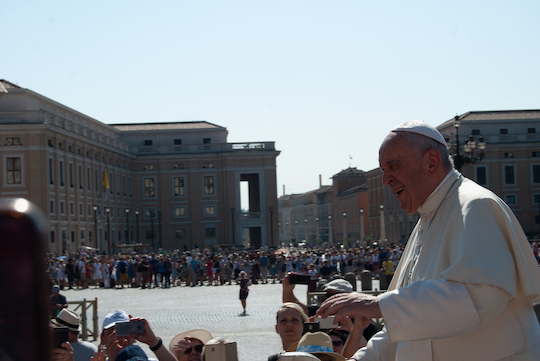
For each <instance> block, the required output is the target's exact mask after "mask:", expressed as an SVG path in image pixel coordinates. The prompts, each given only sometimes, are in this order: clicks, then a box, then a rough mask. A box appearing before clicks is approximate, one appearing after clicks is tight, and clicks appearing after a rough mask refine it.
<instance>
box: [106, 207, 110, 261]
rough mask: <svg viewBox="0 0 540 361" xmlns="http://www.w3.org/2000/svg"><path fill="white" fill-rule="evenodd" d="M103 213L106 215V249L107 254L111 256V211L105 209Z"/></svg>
mask: <svg viewBox="0 0 540 361" xmlns="http://www.w3.org/2000/svg"><path fill="white" fill-rule="evenodd" d="M105 212H106V213H107V247H108V252H109V254H111V209H110V208H109V207H107V208H105Z"/></svg>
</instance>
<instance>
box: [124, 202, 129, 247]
mask: <svg viewBox="0 0 540 361" xmlns="http://www.w3.org/2000/svg"><path fill="white" fill-rule="evenodd" d="M124 212H126V218H127V229H126V243H127V244H130V243H131V242H130V241H131V240H130V237H129V208H125V209H124Z"/></svg>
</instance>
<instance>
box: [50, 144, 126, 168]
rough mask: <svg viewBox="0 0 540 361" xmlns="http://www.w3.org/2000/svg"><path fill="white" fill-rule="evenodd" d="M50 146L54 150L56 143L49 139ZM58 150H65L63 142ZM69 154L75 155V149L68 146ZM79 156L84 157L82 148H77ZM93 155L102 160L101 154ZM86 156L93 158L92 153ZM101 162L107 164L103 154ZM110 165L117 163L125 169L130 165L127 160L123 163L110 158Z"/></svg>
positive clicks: (89, 152) (87, 153)
mask: <svg viewBox="0 0 540 361" xmlns="http://www.w3.org/2000/svg"><path fill="white" fill-rule="evenodd" d="M48 144H49V147H51V148H54V143H53V141H52V139H49V143H48ZM58 149H61V150H64V145H63V143H62V142H58ZM68 152H70V153H74V152H73V147H72V146H71V145H68ZM77 154H78V155H83V150H82V149H81V148H77ZM93 154H94V159H99V158H100V154H99V153H97V152H96V153H93ZM86 156H87V157H88V158H92V151H89V150H87V151H86ZM114 160H116V162H114ZM101 161H102V162H106V157H105V155H104V154H101ZM109 163H110V164H115V163H116V165H117V166H122V167H123V168H127V164H128V163H127V162H126V161H125V160H123V161H122V160H120V159H116V158H115V159H113V158H111V157H109Z"/></svg>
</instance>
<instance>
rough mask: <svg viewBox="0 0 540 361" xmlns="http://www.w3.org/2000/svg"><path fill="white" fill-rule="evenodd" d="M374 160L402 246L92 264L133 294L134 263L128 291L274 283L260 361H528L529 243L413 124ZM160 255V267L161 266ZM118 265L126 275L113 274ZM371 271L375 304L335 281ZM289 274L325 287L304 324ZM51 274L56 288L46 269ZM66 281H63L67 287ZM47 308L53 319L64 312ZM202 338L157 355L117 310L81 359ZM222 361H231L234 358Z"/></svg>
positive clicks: (533, 347)
mask: <svg viewBox="0 0 540 361" xmlns="http://www.w3.org/2000/svg"><path fill="white" fill-rule="evenodd" d="M379 163H380V166H381V169H382V172H383V176H382V178H383V184H385V185H386V186H388V187H389V189H390V190H391V192H392V193H393V194H394V195H395V197H396V199H397V201H398V202H399V204H400V207H401V209H402V210H403V211H404V212H406V213H407V214H409V215H413V214H415V213H418V214H419V215H420V219H419V221H418V223H417V225H416V227H415V228H414V230H413V231H412V233H411V235H410V237H409V240H408V242H407V246H406V248H405V249H401V248H399V247H397V248H396V249H387V248H383V249H381V248H380V247H377V249H373V248H358V249H351V250H343V249H330V250H328V251H323V252H313V251H307V252H303V253H302V252H300V253H298V254H294V253H293V254H286V255H283V254H281V255H277V254H275V253H270V254H268V253H267V252H262V251H261V252H240V253H236V252H233V253H227V252H224V253H223V254H212V253H211V252H209V250H208V252H207V251H204V250H203V252H200V253H196V254H192V253H186V254H182V255H179V254H176V255H174V254H173V255H172V257H171V255H168V256H165V255H163V256H162V255H159V256H157V255H149V256H148V257H147V256H145V255H142V260H141V255H132V256H130V257H128V259H127V260H126V258H125V257H123V256H121V257H119V258H118V259H117V257H116V256H113V257H111V258H109V259H107V258H105V259H101V260H100V258H98V262H99V263H101V264H102V265H103V264H105V265H108V266H107V267H104V268H103V269H105V268H108V269H109V274H111V275H112V274H113V273H114V272H116V273H118V272H121V273H126V272H127V270H129V264H134V266H133V267H132V274H131V276H132V277H131V280H130V277H129V276H130V275H129V274H128V275H127V279H126V277H125V276H124V277H123V276H122V275H120V276H116V277H114V283H116V282H117V281H120V283H119V287H122V286H123V285H126V284H127V285H129V284H130V283H131V284H133V282H134V283H135V286H137V279H138V278H137V272H138V269H139V268H136V267H135V265H137V263H138V262H139V263H140V264H144V263H145V262H147V263H148V264H149V265H150V263H151V262H152V263H153V264H154V266H148V267H149V268H148V270H147V274H146V277H145V275H142V274H141V277H140V278H139V279H140V282H139V285H140V287H145V286H146V285H147V284H148V285H152V283H153V285H154V287H155V288H157V287H163V288H166V287H168V286H170V284H171V282H172V283H173V284H175V283H177V282H180V283H181V282H182V280H183V282H184V283H185V284H186V285H190V286H192V287H195V286H196V285H203V284H204V283H205V282H206V284H207V285H208V286H212V285H221V284H225V283H227V282H231V280H234V279H236V277H237V276H238V275H239V274H240V273H241V272H242V276H241V279H242V280H244V281H243V283H240V284H241V285H242V286H243V287H242V288H241V291H240V299H242V295H244V296H245V297H246V298H247V294H246V293H248V292H246V290H245V289H247V288H248V285H249V283H250V282H251V283H256V282H267V281H269V280H270V281H272V282H278V281H279V282H281V283H282V288H283V305H282V306H281V307H280V308H279V310H278V312H277V315H276V325H275V329H276V332H277V333H278V334H279V336H280V337H281V341H282V350H281V351H280V352H278V353H276V354H275V355H270V356H269V357H268V360H269V361H275V360H281V361H284V360H295V361H299V360H306V361H307V360H322V361H327V360H332V361H336V360H340V361H342V360H347V359H348V360H355V361H359V360H364V361H365V360H368V361H375V360H380V361H382V360H396V361H402V360H461V361H478V360H499V361H529V360H539V359H540V323H539V320H538V317H537V316H536V314H535V310H534V307H533V304H538V303H539V302H540V268H539V267H538V247H537V246H536V245H535V244H533V245H532V247H531V243H529V241H528V239H527V238H526V236H525V233H524V232H523V230H522V228H521V226H520V225H519V222H518V221H517V219H516V217H515V216H514V214H513V212H512V210H511V209H510V208H509V207H508V206H507V205H506V204H505V203H504V202H503V201H502V200H501V199H500V198H499V197H497V196H496V195H495V194H493V193H492V192H490V191H489V190H487V189H485V188H483V187H481V186H479V185H478V184H476V183H474V182H473V181H471V180H468V179H466V178H464V177H463V176H462V175H461V174H460V173H459V172H458V171H456V170H455V169H454V168H453V164H452V158H451V157H450V155H449V153H448V145H447V144H446V141H445V139H444V137H443V135H442V134H441V133H440V132H439V131H438V130H437V129H435V128H434V127H432V126H429V125H427V124H426V123H424V122H420V121H410V122H405V123H403V124H400V125H399V126H397V127H396V128H394V129H392V130H391V131H390V133H389V134H388V136H387V137H386V138H385V140H384V141H383V143H382V145H381V147H380V149H379ZM394 254H395V255H396V258H395V259H392V257H393V256H394ZM80 258H81V259H80V260H78V263H77V267H78V268H79V269H80V270H81V271H84V272H86V275H85V277H84V279H83V277H81V276H80V277H79V279H78V281H77V282H76V285H77V287H88V281H89V280H91V272H90V269H91V268H92V267H90V266H87V264H88V263H89V262H90V261H91V262H93V261H94V260H95V259H96V258H95V257H94V258H92V256H90V255H82V256H81V257H80ZM88 258H90V260H89V259H88ZM162 258H163V260H162ZM166 259H168V262H169V263H170V264H171V266H170V267H166V266H165V263H166V262H167V261H166ZM161 260H162V267H161V268H160V261H161ZM122 262H124V263H125V264H126V265H127V267H122V266H119V264H121V263H122ZM222 262H223V263H222ZM70 263H71V264H75V261H73V260H72V261H69V260H68V265H69V264H70ZM173 264H174V265H175V266H173ZM184 265H185V267H184ZM396 265H397V268H396V269H394V267H395V266H396ZM51 266H52V267H54V266H55V265H51ZM151 267H152V268H151ZM381 268H382V271H381V273H380V275H385V276H386V275H387V270H388V271H390V272H392V273H393V279H392V282H391V284H390V287H389V290H388V292H385V293H383V294H380V295H377V296H374V295H369V294H366V293H361V292H353V289H352V285H350V284H348V281H347V280H346V277H345V278H341V275H343V274H346V273H351V272H352V273H356V274H358V273H359V272H365V271H366V270H367V271H368V272H370V271H371V272H372V275H373V276H376V275H379V272H378V271H379V269H381ZM174 269H176V277H173V275H172V272H173V271H174ZM87 270H88V271H87ZM95 270H96V268H95V267H94V272H95ZM122 270H125V271H126V272H123V271H122ZM169 271H170V272H171V274H170V278H172V280H170V281H169V274H168V272H169ZM266 272H268V274H267V276H265V275H266ZM295 273H297V274H304V275H306V276H307V277H308V281H309V282H310V285H311V280H312V279H313V280H315V281H316V280H318V279H319V278H321V279H325V280H324V282H321V284H323V285H324V286H323V290H324V291H325V292H326V297H323V298H325V300H324V301H323V302H322V304H321V305H317V309H316V310H315V312H314V315H313V316H312V317H308V316H309V312H310V308H309V307H308V306H309V305H306V304H302V302H300V301H299V300H298V298H297V297H296V296H295V294H294V288H295V286H294V282H292V281H291V280H292V277H293V275H294V274H295ZM66 277H67V276H66ZM51 278H52V279H54V280H56V281H58V273H56V277H53V276H51ZM110 278H111V280H113V277H110ZM133 278H134V279H135V281H133ZM295 278H297V277H295ZM74 280H75V279H72V280H71V281H70V280H69V278H68V286H73V282H74ZM97 280H99V278H97ZM246 280H247V281H246ZM95 282H97V281H95ZM103 282H105V280H103ZM109 282H111V281H109ZM99 286H100V284H97V287H99ZM109 286H110V287H111V285H109ZM58 287H61V286H58ZM243 289H244V291H243ZM244 300H245V298H244ZM59 309H60V311H59V313H58V314H57V316H56V320H57V321H58V319H59V318H61V315H62V314H63V313H64V310H63V309H61V307H60V308H59ZM379 318H383V319H384V328H383V329H382V330H380V331H378V332H376V333H375V331H377V330H374V331H372V330H371V329H372V326H373V325H372V324H371V320H372V319H379ZM323 320H327V321H330V324H328V322H324V323H323ZM127 321H131V322H134V321H138V322H141V323H142V325H143V326H144V327H142V330H141V332H138V333H135V332H133V333H131V334H128V335H119V334H118V335H117V332H116V331H118V327H119V322H127ZM58 322H59V323H61V322H60V321H58ZM323 324H324V325H325V326H324V327H322V325H323ZM333 326H337V327H333ZM202 331H204V330H191V331H187V332H183V333H181V334H180V335H179V336H177V337H175V339H173V341H172V342H171V344H170V345H169V348H167V347H164V346H163V343H162V340H161V339H160V338H159V337H157V336H156V335H155V334H154V333H153V331H152V330H151V328H150V325H149V323H148V321H147V320H145V319H142V318H137V317H131V316H129V315H127V314H126V313H125V312H123V311H119V310H117V311H115V312H113V313H111V314H109V315H107V317H106V318H105V320H104V322H103V327H102V337H101V341H102V342H101V346H100V350H98V351H97V352H95V353H94V356H93V359H94V360H96V361H104V360H105V359H106V357H108V360H109V361H127V360H129V361H135V360H148V357H147V355H145V353H144V352H143V351H142V349H140V348H139V347H138V346H137V345H134V342H135V340H138V341H140V342H143V343H146V344H147V345H148V347H149V348H150V350H151V351H152V352H154V355H155V356H156V357H157V359H159V360H161V361H174V360H178V361H184V360H189V361H202V360H206V359H205V355H206V352H207V351H208V346H209V345H211V346H210V348H211V349H212V350H214V349H216V348H217V347H216V346H214V345H218V344H226V343H227V341H226V340H215V339H214V340H210V341H208V338H211V337H212V336H211V335H208V334H207V333H205V332H202ZM201 335H204V336H201ZM53 356H54V357H53V361H60V360H62V361H64V360H65V361H71V360H73V359H74V349H73V347H72V346H71V345H70V343H69V342H65V343H63V344H62V345H61V347H60V348H56V349H54V350H53ZM221 359H224V358H221ZM225 359H226V360H227V361H230V360H231V361H237V358H235V357H234V356H232V358H225ZM208 360H209V358H208Z"/></svg>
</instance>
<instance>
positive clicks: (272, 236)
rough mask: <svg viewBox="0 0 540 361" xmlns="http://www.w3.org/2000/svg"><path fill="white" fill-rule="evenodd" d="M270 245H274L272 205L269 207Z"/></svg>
mask: <svg viewBox="0 0 540 361" xmlns="http://www.w3.org/2000/svg"><path fill="white" fill-rule="evenodd" d="M269 209H270V247H272V246H273V245H274V207H270V208H269Z"/></svg>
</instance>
